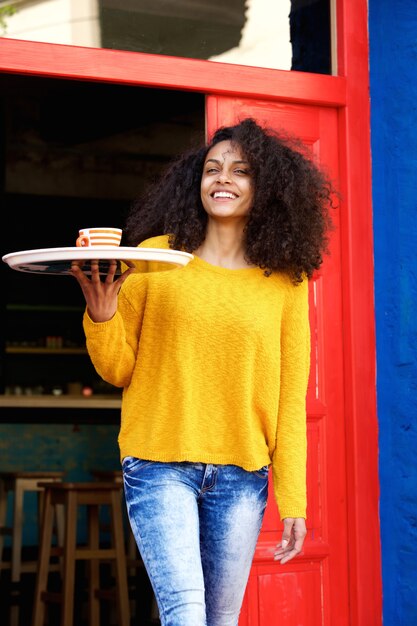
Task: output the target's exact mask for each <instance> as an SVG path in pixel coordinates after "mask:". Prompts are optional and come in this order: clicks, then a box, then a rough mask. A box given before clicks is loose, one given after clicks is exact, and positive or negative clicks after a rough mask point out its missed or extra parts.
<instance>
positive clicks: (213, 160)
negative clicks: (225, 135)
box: [206, 159, 249, 165]
mask: <svg viewBox="0 0 417 626" xmlns="http://www.w3.org/2000/svg"><path fill="white" fill-rule="evenodd" d="M210 162H213V163H217V164H218V165H221V164H222V162H221V161H219V160H218V159H207V161H206V163H210ZM232 163H233V165H236V164H237V163H246V165H249V161H243V160H239V161H232Z"/></svg>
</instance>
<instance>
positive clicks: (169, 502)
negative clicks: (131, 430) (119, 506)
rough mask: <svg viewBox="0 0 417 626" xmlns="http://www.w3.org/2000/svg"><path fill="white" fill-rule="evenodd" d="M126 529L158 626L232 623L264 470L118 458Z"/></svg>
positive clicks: (258, 515)
mask: <svg viewBox="0 0 417 626" xmlns="http://www.w3.org/2000/svg"><path fill="white" fill-rule="evenodd" d="M122 467H123V477H124V487H125V496H126V504H127V510H128V514H129V520H130V524H131V526H132V530H133V533H134V535H135V539H136V542H137V544H138V548H139V551H140V554H141V556H142V559H143V562H144V564H145V567H146V570H147V572H148V575H149V578H150V581H151V584H152V587H153V589H154V593H155V597H156V601H157V603H158V608H159V614H160V620H161V624H162V626H236V625H237V623H238V619H239V612H240V608H241V605H242V600H243V596H244V593H245V588H246V583H247V580H248V576H249V572H250V567H251V563H252V559H253V555H254V551H255V546H256V542H257V539H258V535H259V531H260V528H261V524H262V519H263V514H264V511H265V506H266V500H267V493H268V467H263V468H261V469H260V470H259V471H256V472H247V471H245V470H243V469H242V468H240V467H237V466H235V465H205V464H203V463H159V462H154V461H145V460H142V459H136V458H134V457H126V458H124V459H123V463H122Z"/></svg>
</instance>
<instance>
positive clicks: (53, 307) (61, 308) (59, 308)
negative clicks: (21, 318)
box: [6, 303, 85, 313]
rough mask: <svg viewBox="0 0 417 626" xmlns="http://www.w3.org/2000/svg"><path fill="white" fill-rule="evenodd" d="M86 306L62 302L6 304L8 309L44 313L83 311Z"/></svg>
mask: <svg viewBox="0 0 417 626" xmlns="http://www.w3.org/2000/svg"><path fill="white" fill-rule="evenodd" d="M84 310H85V306H70V305H61V304H13V303H10V304H6V311H22V312H32V313H33V312H38V311H39V312H43V313H83V312H84Z"/></svg>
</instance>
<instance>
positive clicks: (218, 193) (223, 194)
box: [212, 191, 238, 200]
mask: <svg viewBox="0 0 417 626" xmlns="http://www.w3.org/2000/svg"><path fill="white" fill-rule="evenodd" d="M237 197H238V196H237V195H236V194H235V193H231V192H230V191H215V192H214V193H213V194H212V198H214V199H215V200H216V198H229V199H230V200H235V199H236V198H237Z"/></svg>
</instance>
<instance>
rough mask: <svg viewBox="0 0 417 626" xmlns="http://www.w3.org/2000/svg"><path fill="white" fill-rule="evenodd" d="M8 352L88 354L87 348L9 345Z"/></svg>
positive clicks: (6, 350)
mask: <svg viewBox="0 0 417 626" xmlns="http://www.w3.org/2000/svg"><path fill="white" fill-rule="evenodd" d="M5 352H6V354H68V355H69V354H87V350H86V348H41V347H39V348H29V347H27V348H26V347H24V346H7V347H6V349H5Z"/></svg>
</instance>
